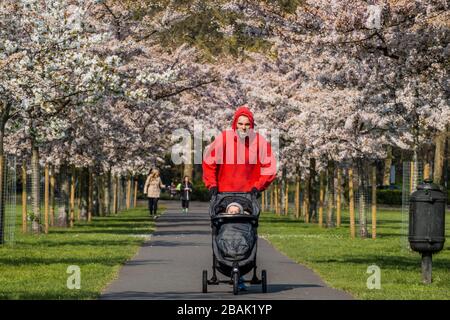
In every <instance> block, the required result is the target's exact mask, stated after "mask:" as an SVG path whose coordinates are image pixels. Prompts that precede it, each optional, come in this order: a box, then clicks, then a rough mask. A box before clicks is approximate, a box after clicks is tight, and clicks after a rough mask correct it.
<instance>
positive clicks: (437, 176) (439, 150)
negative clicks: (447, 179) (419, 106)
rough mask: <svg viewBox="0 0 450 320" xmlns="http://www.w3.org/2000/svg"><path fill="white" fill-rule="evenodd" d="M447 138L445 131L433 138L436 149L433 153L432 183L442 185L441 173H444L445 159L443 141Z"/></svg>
mask: <svg viewBox="0 0 450 320" xmlns="http://www.w3.org/2000/svg"><path fill="white" fill-rule="evenodd" d="M446 138H447V132H446V130H444V131H442V132H440V133H439V134H438V135H437V136H436V137H435V140H434V142H435V144H436V148H435V151H434V172H433V182H434V183H436V184H438V185H442V184H443V182H444V180H443V173H444V158H445V141H446Z"/></svg>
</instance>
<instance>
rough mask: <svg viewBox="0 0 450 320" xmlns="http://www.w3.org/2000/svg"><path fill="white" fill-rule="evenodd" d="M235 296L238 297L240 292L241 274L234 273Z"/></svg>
mask: <svg viewBox="0 0 450 320" xmlns="http://www.w3.org/2000/svg"><path fill="white" fill-rule="evenodd" d="M232 277H233V294H234V295H237V294H238V292H239V273H238V272H233V276H232Z"/></svg>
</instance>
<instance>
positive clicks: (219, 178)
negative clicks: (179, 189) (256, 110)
mask: <svg viewBox="0 0 450 320" xmlns="http://www.w3.org/2000/svg"><path fill="white" fill-rule="evenodd" d="M242 115H243V116H246V117H247V118H248V119H249V120H250V131H249V134H248V136H247V137H245V140H244V139H242V138H240V137H239V136H238V134H237V133H236V127H237V119H238V118H239V117H240V116H242ZM202 167H203V182H204V183H205V185H206V187H207V188H208V189H210V188H212V187H217V188H218V191H219V192H250V191H251V190H252V188H253V187H255V188H257V189H258V190H260V191H263V190H265V189H266V188H267V187H268V186H269V185H270V183H271V182H272V181H273V180H274V179H275V177H276V169H277V168H276V167H277V166H276V160H275V157H274V155H273V153H272V148H271V145H270V143H269V142H267V141H266V140H265V139H264V138H263V136H261V135H260V134H259V133H256V132H255V131H254V120H253V114H252V112H251V111H250V110H249V109H248V108H247V107H245V106H242V107H240V108H238V109H237V110H236V112H235V114H234V118H233V124H232V130H225V131H223V132H222V133H221V134H220V135H218V136H217V137H216V138H215V140H214V141H213V142H212V143H211V144H210V145H209V146H207V149H206V151H205V156H204V158H203V163H202Z"/></svg>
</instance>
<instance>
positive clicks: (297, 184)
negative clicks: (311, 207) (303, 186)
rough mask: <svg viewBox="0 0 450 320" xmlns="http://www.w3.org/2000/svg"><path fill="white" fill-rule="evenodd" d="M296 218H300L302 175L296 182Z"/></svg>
mask: <svg viewBox="0 0 450 320" xmlns="http://www.w3.org/2000/svg"><path fill="white" fill-rule="evenodd" d="M295 218H296V219H299V218H300V175H297V178H296V181H295Z"/></svg>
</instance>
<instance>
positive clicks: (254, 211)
mask: <svg viewBox="0 0 450 320" xmlns="http://www.w3.org/2000/svg"><path fill="white" fill-rule="evenodd" d="M259 213H260V208H259V202H258V201H257V199H256V198H255V197H254V196H253V195H252V194H251V193H240V192H224V193H219V194H217V196H216V197H215V198H214V199H213V200H212V201H211V205H210V216H211V227H212V249H213V277H212V278H211V280H207V271H206V270H204V271H203V292H207V285H208V284H219V283H220V282H224V283H230V280H226V281H219V280H218V279H217V275H216V270H218V271H219V272H220V273H221V274H223V275H225V276H228V277H230V278H231V282H232V284H233V293H234V294H237V292H238V291H243V290H246V286H245V284H244V282H250V283H252V284H261V283H262V285H263V292H266V286H267V285H266V272H265V270H263V272H262V279H261V280H259V279H258V278H257V276H256V252H257V239H258V236H257V227H258V218H259ZM251 270H253V278H252V280H250V281H246V280H245V279H244V278H243V276H244V275H245V274H247V273H249V272H250V271H251Z"/></svg>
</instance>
